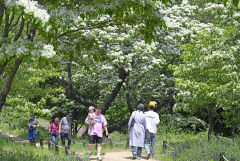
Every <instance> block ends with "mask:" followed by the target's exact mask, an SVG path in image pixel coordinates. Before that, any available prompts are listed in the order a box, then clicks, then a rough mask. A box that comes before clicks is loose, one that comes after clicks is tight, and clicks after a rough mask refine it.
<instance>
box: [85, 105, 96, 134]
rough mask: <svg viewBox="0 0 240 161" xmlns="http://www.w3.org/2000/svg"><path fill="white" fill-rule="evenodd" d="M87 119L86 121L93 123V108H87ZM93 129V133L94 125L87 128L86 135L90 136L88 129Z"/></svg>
mask: <svg viewBox="0 0 240 161" xmlns="http://www.w3.org/2000/svg"><path fill="white" fill-rule="evenodd" d="M88 111H89V112H88V117H87V121H88V122H92V121H95V118H96V116H95V113H94V107H93V106H90V107H89V108H88ZM91 128H93V131H94V133H95V132H96V128H95V124H94V125H89V128H88V135H90V129H91Z"/></svg>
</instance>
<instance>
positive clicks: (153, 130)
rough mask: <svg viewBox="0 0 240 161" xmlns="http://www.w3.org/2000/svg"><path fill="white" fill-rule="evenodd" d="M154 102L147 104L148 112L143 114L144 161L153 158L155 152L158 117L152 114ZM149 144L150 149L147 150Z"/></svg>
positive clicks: (154, 113)
mask: <svg viewBox="0 0 240 161" xmlns="http://www.w3.org/2000/svg"><path fill="white" fill-rule="evenodd" d="M155 107H156V102H154V101H151V102H150V103H149V106H148V108H149V111H148V112H145V117H146V133H145V145H144V146H145V150H146V153H147V157H146V159H149V158H153V156H154V151H155V144H156V139H157V125H158V124H159V122H160V120H159V115H158V114H157V113H156V112H154V108H155ZM150 144H151V147H150V148H149V146H150Z"/></svg>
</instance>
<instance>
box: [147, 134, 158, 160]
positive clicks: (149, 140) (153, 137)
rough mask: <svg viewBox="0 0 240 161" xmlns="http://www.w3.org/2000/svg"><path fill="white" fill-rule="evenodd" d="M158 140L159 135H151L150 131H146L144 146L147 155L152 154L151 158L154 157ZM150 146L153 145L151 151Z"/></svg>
mask: <svg viewBox="0 0 240 161" xmlns="http://www.w3.org/2000/svg"><path fill="white" fill-rule="evenodd" d="M156 139H157V134H154V133H150V132H149V131H148V130H147V131H146V133H145V141H144V146H145V150H146V153H147V154H148V153H151V156H153V155H154V151H155V144H156ZM150 144H151V148H150V149H149V146H150Z"/></svg>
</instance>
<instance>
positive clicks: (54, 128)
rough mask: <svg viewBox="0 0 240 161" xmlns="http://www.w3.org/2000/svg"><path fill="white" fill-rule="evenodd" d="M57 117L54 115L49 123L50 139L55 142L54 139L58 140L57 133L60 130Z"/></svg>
mask: <svg viewBox="0 0 240 161" xmlns="http://www.w3.org/2000/svg"><path fill="white" fill-rule="evenodd" d="M59 124H60V123H59V118H58V117H56V118H55V119H54V122H52V123H51V124H50V127H49V134H51V135H52V141H53V142H55V141H58V138H59V134H60V131H59Z"/></svg>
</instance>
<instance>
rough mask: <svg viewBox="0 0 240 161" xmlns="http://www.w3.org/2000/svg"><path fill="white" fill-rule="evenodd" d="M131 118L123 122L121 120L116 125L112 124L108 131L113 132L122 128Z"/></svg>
mask: <svg viewBox="0 0 240 161" xmlns="http://www.w3.org/2000/svg"><path fill="white" fill-rule="evenodd" d="M129 118H130V117H128V118H126V119H124V120H122V121H121V122H119V123H117V124H115V125H112V126H110V127H108V133H109V134H110V133H112V132H114V131H116V130H119V129H121V128H122V127H123V126H126V125H127V124H128V121H129Z"/></svg>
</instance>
